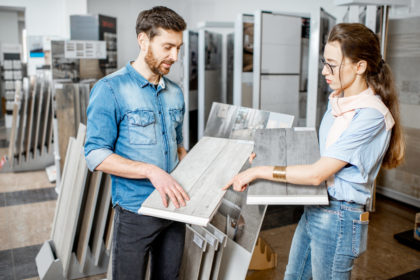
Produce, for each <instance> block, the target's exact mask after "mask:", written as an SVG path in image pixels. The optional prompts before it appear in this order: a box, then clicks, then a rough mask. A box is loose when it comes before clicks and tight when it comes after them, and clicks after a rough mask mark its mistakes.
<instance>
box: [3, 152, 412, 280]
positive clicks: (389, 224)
mask: <svg viewBox="0 0 420 280" xmlns="http://www.w3.org/2000/svg"><path fill="white" fill-rule="evenodd" d="M0 152H1V154H2V155H3V154H4V153H5V152H6V149H0ZM56 199H57V194H56V193H55V190H54V185H53V184H51V183H49V182H48V179H47V175H46V173H45V171H35V172H25V173H15V174H13V173H0V279H5V280H6V279H7V280H8V279H37V270H36V266H35V261H34V258H35V256H36V254H37V253H38V251H39V249H40V246H41V244H42V243H43V242H44V241H45V240H48V239H49V237H50V231H51V226H52V222H53V218H54V211H55V204H56ZM419 211H420V210H419V209H416V208H414V207H411V206H407V205H405V204H402V203H400V202H397V201H394V200H391V199H389V198H385V197H383V196H378V198H377V205H376V212H375V213H373V214H372V215H371V221H370V226H369V237H368V238H369V239H368V240H369V243H368V249H367V252H366V253H365V254H363V255H362V256H361V257H360V258H359V259H358V260H357V261H356V263H355V267H354V270H353V277H352V279H390V278H393V277H397V276H399V277H398V278H396V279H420V252H419V251H416V250H414V249H411V248H409V247H407V246H405V245H402V244H400V243H398V242H397V241H396V240H395V239H394V237H393V235H394V234H395V233H399V232H403V231H406V230H410V229H412V228H413V223H414V215H415V213H416V212H419ZM301 213H302V207H295V206H276V207H270V208H269V209H268V211H267V215H266V218H265V220H264V223H263V228H262V232H261V236H262V237H263V238H264V239H265V240H266V241H267V242H268V244H270V246H271V247H272V248H273V249H274V251H275V252H276V253H277V254H278V264H277V267H276V268H275V269H271V270H266V271H249V272H248V277H247V279H249V280H251V279H252V280H253V279H282V277H283V273H284V270H285V268H286V264H287V258H288V252H289V248H290V244H291V239H292V236H293V232H294V230H295V228H296V224H297V221H298V219H299V217H300V214H301ZM102 278H104V276H103V275H99V276H96V277H90V278H88V279H102Z"/></svg>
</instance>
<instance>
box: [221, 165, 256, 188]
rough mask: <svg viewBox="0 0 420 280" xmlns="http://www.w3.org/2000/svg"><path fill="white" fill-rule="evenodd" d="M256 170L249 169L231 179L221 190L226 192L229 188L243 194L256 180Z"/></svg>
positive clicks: (254, 168)
mask: <svg viewBox="0 0 420 280" xmlns="http://www.w3.org/2000/svg"><path fill="white" fill-rule="evenodd" d="M257 175H258V169H257V168H256V167H253V168H249V169H247V170H245V171H243V172H241V173H239V174H237V175H236V176H235V177H233V178H232V180H230V181H229V183H227V184H226V186H224V187H223V190H227V189H228V188H229V187H230V186H232V187H233V189H234V190H235V191H237V192H243V191H244V190H246V188H247V187H248V184H249V183H251V182H252V181H254V180H255V179H256V178H257Z"/></svg>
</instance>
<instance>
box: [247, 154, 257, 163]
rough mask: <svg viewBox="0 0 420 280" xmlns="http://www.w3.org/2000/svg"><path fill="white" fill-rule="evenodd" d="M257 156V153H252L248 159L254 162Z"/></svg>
mask: <svg viewBox="0 0 420 280" xmlns="http://www.w3.org/2000/svg"><path fill="white" fill-rule="evenodd" d="M256 156H257V155H256V154H255V153H252V154H251V155H250V156H249V159H248V161H249V163H252V161H253V160H254V158H255V157H256Z"/></svg>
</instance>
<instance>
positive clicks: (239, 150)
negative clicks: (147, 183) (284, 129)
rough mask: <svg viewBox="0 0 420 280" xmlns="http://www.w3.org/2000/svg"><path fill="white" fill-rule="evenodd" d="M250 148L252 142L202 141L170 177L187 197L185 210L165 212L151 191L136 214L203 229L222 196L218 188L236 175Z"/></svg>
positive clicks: (205, 138) (171, 205)
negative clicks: (193, 225) (188, 199)
mask: <svg viewBox="0 0 420 280" xmlns="http://www.w3.org/2000/svg"><path fill="white" fill-rule="evenodd" d="M253 148H254V144H253V142H250V141H243V140H234V139H223V138H213V137H203V138H202V139H201V140H200V141H199V142H198V143H197V144H196V146H194V148H193V149H192V150H191V151H190V152H189V153H188V154H187V156H186V157H185V158H184V159H183V160H182V161H181V162H180V164H179V165H178V166H177V167H176V168H175V170H174V171H173V172H172V173H171V175H172V177H173V178H174V179H175V180H176V181H177V182H178V183H179V184H180V185H181V186H182V187H183V188H184V190H185V191H186V192H187V193H188V195H189V196H190V201H188V202H187V206H185V207H181V208H178V209H177V208H175V206H174V205H173V203H169V206H168V207H167V208H165V207H164V206H163V204H162V200H161V197H160V194H159V192H157V191H154V192H153V193H152V194H151V195H150V196H149V197H148V198H147V199H146V200H145V202H144V203H143V205H142V206H141V208H140V209H139V211H138V212H139V213H140V214H144V215H149V216H155V217H160V218H164V219H169V220H175V221H180V222H184V223H191V224H196V225H201V226H205V225H207V224H208V223H209V221H210V220H211V218H212V217H213V215H214V214H215V212H216V210H217V208H218V206H219V205H220V202H221V200H222V198H223V195H224V194H225V191H222V190H221V188H222V187H223V186H224V185H225V184H227V183H228V182H229V180H230V179H231V178H232V177H233V176H234V175H235V174H237V173H238V171H239V170H240V169H241V168H242V166H243V165H244V163H245V162H246V161H247V160H248V157H249V155H250V154H251V152H252V150H253Z"/></svg>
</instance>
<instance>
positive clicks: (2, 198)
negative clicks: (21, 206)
mask: <svg viewBox="0 0 420 280" xmlns="http://www.w3.org/2000/svg"><path fill="white" fill-rule="evenodd" d="M4 206H6V195H5V194H4V193H0V207H4Z"/></svg>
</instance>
